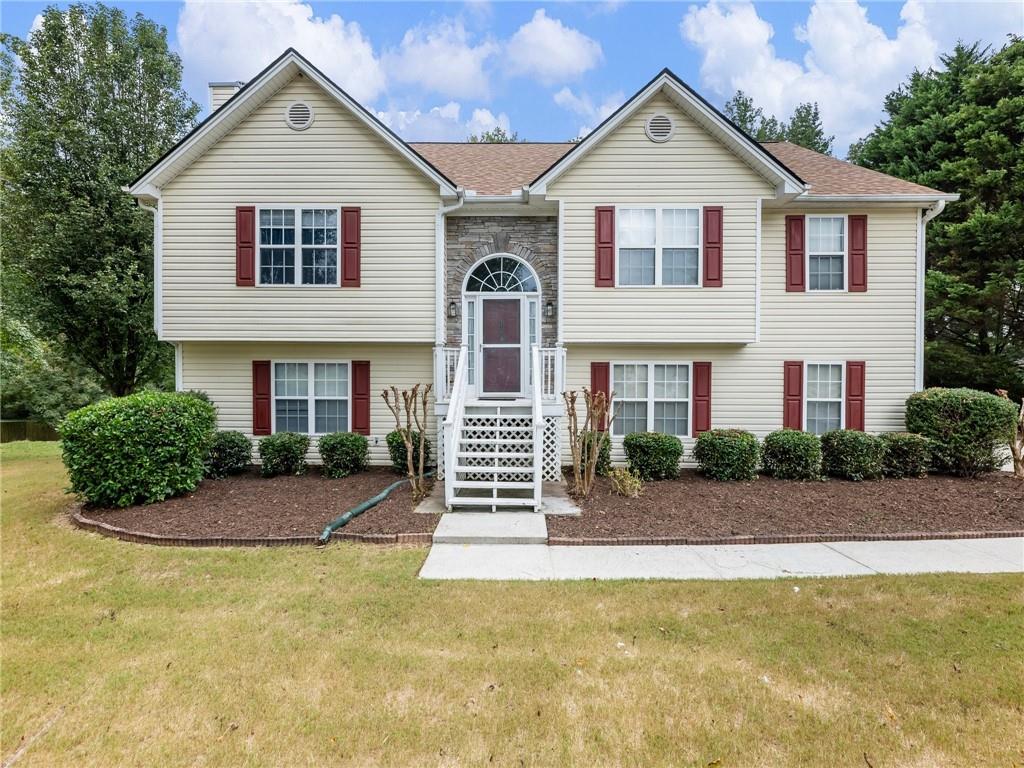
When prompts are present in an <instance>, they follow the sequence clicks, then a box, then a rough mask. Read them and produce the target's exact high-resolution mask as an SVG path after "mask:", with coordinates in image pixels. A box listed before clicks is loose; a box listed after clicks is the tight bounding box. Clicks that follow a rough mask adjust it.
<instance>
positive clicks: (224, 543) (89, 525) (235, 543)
mask: <svg viewBox="0 0 1024 768" xmlns="http://www.w3.org/2000/svg"><path fill="white" fill-rule="evenodd" d="M70 517H71V522H72V523H73V524H74V525H75V526H76V527H78V528H81V529H82V530H85V531H92V532H93V533H98V534H100V535H101V536H109V537H110V538H114V539H120V540H121V541H128V542H131V543H133V544H153V545H156V546H161V547H299V546H312V545H315V544H318V543H319V541H320V537H319V536H317V535H315V534H314V535H311V536H266V537H259V536H167V535H164V534H160V533H146V532H144V531H132V530H129V529H127V528H119V527H118V526H116V525H110V523H104V522H101V521H99V520H94V519H92V518H91V517H86V516H85V515H84V514H82V505H81V503H77V504H75V505H74V506H73V508H72V509H71V512H70ZM433 536H434V534H433V533H352V532H343V531H335V532H334V533H332V534H331V539H333V540H336V541H359V542H363V543H364V544H415V545H418V546H423V545H426V544H430V542H431V540H432V538H433Z"/></svg>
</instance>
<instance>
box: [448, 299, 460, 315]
mask: <svg viewBox="0 0 1024 768" xmlns="http://www.w3.org/2000/svg"><path fill="white" fill-rule="evenodd" d="M458 316H459V305H458V304H457V303H456V302H454V301H449V302H448V317H450V318H452V319H453V320H454V319H455V318H456V317H458Z"/></svg>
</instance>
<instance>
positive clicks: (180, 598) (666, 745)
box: [0, 443, 1024, 768]
mask: <svg viewBox="0 0 1024 768" xmlns="http://www.w3.org/2000/svg"><path fill="white" fill-rule="evenodd" d="M2 450H3V452H2V461H3V466H2V484H3V497H2V501H3V525H2V533H3V539H2V548H3V550H2V558H3V562H2V568H3V573H2V576H3V613H2V640H3V647H2V652H3V658H2V662H3V665H2V695H3V731H2V738H3V744H2V749H0V760H3V761H6V760H7V759H9V758H10V757H11V756H12V755H13V754H14V753H15V752H16V751H17V750H18V749H19V745H21V744H22V741H23V740H28V739H32V738H33V737H36V738H35V740H34V741H33V743H31V744H30V745H29V746H28V747H27V749H25V750H24V751H23V752H22V753H21V755H20V757H19V758H18V760H17V762H16V765H17V766H19V768H20V767H21V766H42V765H46V766H50V765H74V766H81V765H118V766H127V765H139V766H178V765H189V766H192V765H203V766H239V765H267V766H293V765H327V764H332V765H338V764H349V765H355V766H372V765H416V766H430V765H446V766H447V765H484V764H491V763H493V764H495V765H515V766H519V765H527V766H528V765H559V766H562V765H580V766H594V765H698V766H707V765H721V766H748V765H849V766H865V765H870V766H875V767H876V768H877V767H880V766H897V765H906V766H937V765H1002V766H1012V765H1019V764H1024V741H1022V739H1021V733H1022V732H1024V581H1022V579H1021V577H1020V576H1019V575H1007V576H928V577H899V578H889V577H886V578H882V577H871V578H859V579H851V580H792V581H779V582H768V581H760V582H728V583H707V582H696V583H558V584H528V583H515V584H481V583H466V584H452V583H422V582H419V581H417V580H416V578H415V577H416V572H417V569H418V568H419V566H420V564H421V562H422V560H423V558H424V556H425V550H421V549H384V548H374V547H371V546H355V545H339V544H332V545H331V546H330V547H329V548H327V549H323V550H315V549H313V548H301V549H276V550H275V549H268V550H259V549H247V550H190V549H162V548H155V547H146V546H140V545H132V544H126V543H122V542H119V541H114V540H110V539H105V538H101V537H99V536H96V535H93V534H86V533H83V532H80V531H78V530H76V529H74V528H72V527H70V526H69V525H68V524H67V522H66V521H65V520H64V518H63V516H62V514H61V513H62V510H63V509H64V508H65V507H66V505H67V503H68V499H67V497H66V496H64V495H63V493H62V487H63V474H62V468H61V464H60V458H59V453H58V450H57V448H56V446H55V445H54V444H41V443H36V444H31V443H15V444H10V445H8V446H4V447H3V449H2ZM797 588H799V589H798V590H797ZM47 724H49V728H48V730H46V729H44V726H45V725H47ZM41 729H44V730H43V732H42V733H41V734H40V733H39V732H40V730H41ZM716 761H720V762H716Z"/></svg>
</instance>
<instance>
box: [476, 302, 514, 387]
mask: <svg viewBox="0 0 1024 768" xmlns="http://www.w3.org/2000/svg"><path fill="white" fill-rule="evenodd" d="M482 302H483V303H482V311H483V318H482V319H483V323H482V325H483V334H482V336H481V363H482V367H483V375H482V376H481V377H480V378H481V381H482V383H483V394H484V395H518V394H520V393H521V392H522V389H523V388H522V376H523V360H522V354H523V347H522V332H523V322H522V319H523V318H522V301H521V300H520V299H518V298H516V299H486V298H484V299H482Z"/></svg>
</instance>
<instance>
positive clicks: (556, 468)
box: [437, 416, 562, 482]
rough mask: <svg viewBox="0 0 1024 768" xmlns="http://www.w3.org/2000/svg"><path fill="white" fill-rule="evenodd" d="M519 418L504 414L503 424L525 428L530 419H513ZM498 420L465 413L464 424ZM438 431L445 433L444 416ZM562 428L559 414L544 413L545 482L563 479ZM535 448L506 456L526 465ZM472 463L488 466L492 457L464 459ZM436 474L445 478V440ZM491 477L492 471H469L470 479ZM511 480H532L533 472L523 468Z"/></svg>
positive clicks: (439, 448)
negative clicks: (477, 473) (517, 456)
mask: <svg viewBox="0 0 1024 768" xmlns="http://www.w3.org/2000/svg"><path fill="white" fill-rule="evenodd" d="M516 421H517V420H516V419H514V418H513V419H509V417H504V419H503V420H502V424H503V425H505V426H521V427H523V428H524V429H527V428H529V426H530V425H529V420H528V419H522V420H521V422H522V423H520V424H516V423H510V422H516ZM496 423H497V421H496V419H495V418H494V417H491V416H466V417H465V425H466V426H473V427H480V426H483V427H486V426H494V425H495V424H496ZM437 433H438V435H443V433H444V426H443V419H438V420H437ZM477 434H478V435H479V436H482V437H483V436H486V435H487V433H477ZM497 434H498V433H496V432H495V433H492V434H491V435H490V436H491V437H496V436H497ZM561 434H562V432H561V429H559V419H558V417H557V416H545V417H544V440H543V449H542V450H543V453H542V458H543V461H544V464H543V477H544V480H545V482H559V481H560V480H561V479H562V441H561ZM531 450H532V448H524V449H523V457H522V459H505V460H504V461H505V464H506V465H508V464H509V462H515V463H517V464H519V465H520V466H523V467H528V466H530V451H531ZM464 461H465V462H466V463H467V464H468V465H469V466H475V465H476V463H477V462H479V465H480V467H481V469H483V468H484V467H486V466H487V464H488V463H489V462H491V461H493V460H491V459H486V458H478V459H473V458H467V459H465V460H464ZM437 477H438V479H444V440H443V439H441V440H438V441H437ZM491 477H492V475H490V474H481V475H480V476H476V475H467V476H466V478H465V479H467V480H478V479H479V480H488V479H490V478H491ZM507 479H509V480H516V481H520V482H529V481H530V480H532V479H533V478H532V476H531V475H530V474H529V473H528V472H524V473H523V474H522V476H520V475H515V474H513V475H512V476H510V477H509V478H507Z"/></svg>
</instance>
